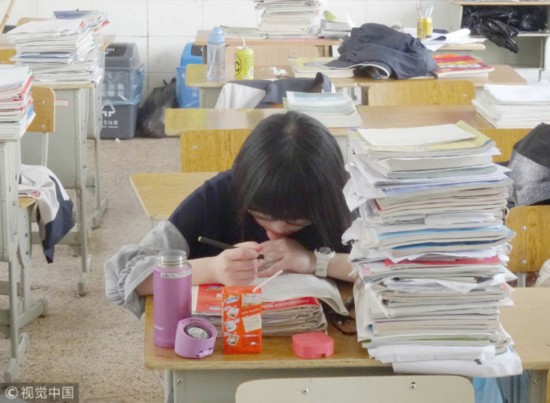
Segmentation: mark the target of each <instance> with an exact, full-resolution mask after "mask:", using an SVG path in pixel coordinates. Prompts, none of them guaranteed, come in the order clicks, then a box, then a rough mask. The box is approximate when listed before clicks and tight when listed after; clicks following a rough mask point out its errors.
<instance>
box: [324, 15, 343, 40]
mask: <svg viewBox="0 0 550 403" xmlns="http://www.w3.org/2000/svg"><path fill="white" fill-rule="evenodd" d="M350 33H351V25H350V23H349V22H345V21H329V20H326V19H324V18H323V19H321V26H320V27H319V36H320V37H322V38H345V37H348V36H349V35H350Z"/></svg>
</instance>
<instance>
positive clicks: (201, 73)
mask: <svg viewBox="0 0 550 403" xmlns="http://www.w3.org/2000/svg"><path fill="white" fill-rule="evenodd" d="M272 67H273V66H255V67H254V78H255V79H258V80H274V79H276V77H275V75H274V74H273V69H272ZM277 67H278V68H279V69H281V68H284V69H285V70H286V71H287V72H288V74H289V75H290V77H291V76H292V69H291V68H290V67H289V66H277ZM494 67H495V70H494V71H492V72H490V73H489V74H488V76H486V77H467V78H460V79H467V80H470V81H472V82H473V83H474V85H475V86H476V87H479V88H481V87H483V86H484V85H485V84H512V85H523V84H526V83H527V81H526V80H525V79H524V78H523V77H521V76H520V75H519V74H518V73H517V72H516V71H515V70H514V68H512V67H511V66H508V65H506V64H497V65H495V66H494ZM233 74H234V73H233V68H232V67H229V66H228V67H226V69H225V81H221V82H220V81H218V82H213V81H208V80H207V79H206V65H205V64H189V65H188V66H187V70H186V73H185V85H186V86H187V87H194V88H199V98H200V101H199V102H200V106H201V107H202V108H213V107H214V106H215V105H216V101H217V99H218V96H219V94H220V91H221V88H222V87H223V85H224V84H225V82H227V81H231V80H234V75H233ZM281 79H282V80H284V78H281ZM435 79H436V78H435V77H434V78H425V80H435ZM457 79H459V78H456V77H447V78H439V79H438V80H457ZM423 80H424V78H423ZM331 81H332V83H333V84H334V86H335V87H336V89H348V88H355V87H359V88H368V87H369V86H370V85H371V84H373V83H376V82H380V80H374V79H372V78H368V77H347V78H331Z"/></svg>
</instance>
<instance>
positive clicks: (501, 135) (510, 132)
mask: <svg viewBox="0 0 550 403" xmlns="http://www.w3.org/2000/svg"><path fill="white" fill-rule="evenodd" d="M478 130H479V131H480V132H482V133H483V134H485V135H486V136H487V137H489V138H491V139H493V140H494V141H495V143H496V146H497V148H499V149H500V152H501V155H496V156H494V158H493V160H494V161H495V162H506V161H510V157H511V156H512V151H513V150H514V145H515V144H516V143H517V142H518V141H520V140H521V139H522V138H523V137H525V135H526V134H527V133H529V131H530V130H531V129H478Z"/></svg>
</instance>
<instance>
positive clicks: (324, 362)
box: [144, 288, 550, 402]
mask: <svg viewBox="0 0 550 403" xmlns="http://www.w3.org/2000/svg"><path fill="white" fill-rule="evenodd" d="M513 299H514V303H515V306H514V307H509V308H502V309H501V318H500V320H501V323H502V324H503V326H504V328H505V329H506V331H507V332H508V333H509V334H510V335H511V336H512V338H513V340H514V342H515V347H516V350H517V352H518V354H519V355H520V357H521V359H522V363H523V368H524V370H532V371H535V372H534V373H533V377H536V380H535V379H533V380H532V385H531V386H532V390H531V392H532V394H531V397H532V399H531V400H532V401H539V402H546V388H547V381H546V379H547V374H548V371H549V369H550V309H548V307H549V306H550V289H549V288H519V289H516V291H515V292H514V294H513ZM152 302H153V301H152V297H148V299H147V304H146V310H145V342H144V362H145V367H146V368H148V369H154V370H164V371H165V376H167V377H168V379H167V380H168V381H169V382H165V388H166V389H165V393H166V395H167V396H168V394H169V393H170V392H173V394H174V401H175V402H195V401H212V402H233V401H234V396H235V390H236V388H237V386H238V385H239V384H240V383H242V382H244V381H246V380H251V379H259V378H271V377H293V376H300V377H320V376H361V375H373V374H376V375H380V374H392V373H393V371H392V368H391V366H390V365H388V364H382V363H380V362H379V361H377V360H374V359H371V358H369V356H368V352H367V351H366V350H365V349H363V348H362V347H361V346H360V343H359V342H358V341H357V339H356V337H355V336H344V335H342V334H341V333H339V332H338V331H336V330H335V329H333V328H331V327H330V328H329V334H330V335H331V336H332V337H334V355H333V356H332V357H328V358H323V359H318V360H304V359H299V358H297V357H295V356H294V354H293V353H292V351H291V346H290V338H288V337H265V338H264V340H263V348H262V353H260V354H243V355H224V354H222V352H221V351H222V346H221V340H219V339H218V340H217V342H216V347H215V352H214V354H213V355H212V356H210V357H207V358H204V359H185V358H181V357H179V356H178V355H176V354H175V352H174V351H173V350H171V349H163V348H158V347H156V346H155V345H154V344H153V303H152ZM165 381H166V380H165ZM213 385H215V386H213Z"/></svg>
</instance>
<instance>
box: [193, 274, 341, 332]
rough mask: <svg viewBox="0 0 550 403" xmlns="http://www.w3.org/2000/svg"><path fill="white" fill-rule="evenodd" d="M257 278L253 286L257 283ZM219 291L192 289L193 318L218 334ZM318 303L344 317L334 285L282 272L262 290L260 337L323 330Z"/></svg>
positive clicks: (215, 286) (218, 287) (210, 287)
mask: <svg viewBox="0 0 550 403" xmlns="http://www.w3.org/2000/svg"><path fill="white" fill-rule="evenodd" d="M261 282H262V279H257V280H256V282H255V283H254V284H258V283H261ZM222 291H223V286H222V285H220V284H202V285H199V286H193V315H194V316H202V317H204V318H206V319H208V320H210V322H212V324H213V325H214V326H215V327H216V329H217V330H218V334H219V335H222V334H223V333H222V332H221V319H222V311H221V308H222ZM320 301H324V302H325V303H327V304H328V305H329V306H330V307H331V308H332V309H333V310H334V311H335V312H337V313H339V314H341V315H348V314H349V312H348V311H347V309H346V307H345V306H344V302H343V301H342V297H341V296H340V292H339V291H338V288H337V287H336V285H335V284H334V282H333V281H332V280H330V279H320V278H318V277H314V276H311V275H305V274H297V273H284V274H282V275H280V276H278V277H276V278H274V279H273V280H272V281H270V282H269V284H266V285H265V286H263V287H262V333H263V335H264V336H292V335H293V334H296V333H305V332H313V331H325V330H326V329H327V321H326V318H325V314H324V312H323V308H322V305H321V303H320Z"/></svg>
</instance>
